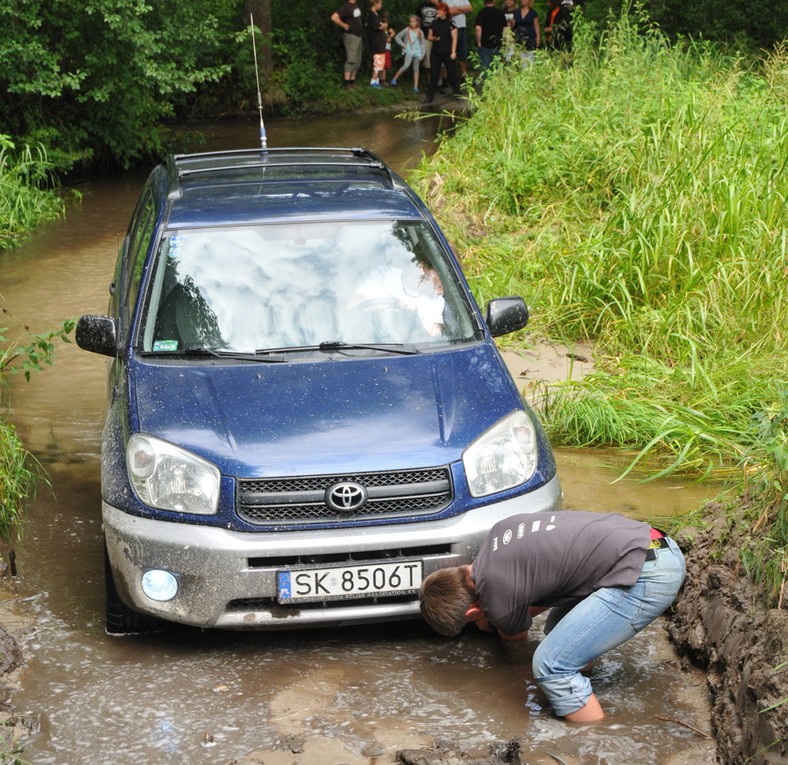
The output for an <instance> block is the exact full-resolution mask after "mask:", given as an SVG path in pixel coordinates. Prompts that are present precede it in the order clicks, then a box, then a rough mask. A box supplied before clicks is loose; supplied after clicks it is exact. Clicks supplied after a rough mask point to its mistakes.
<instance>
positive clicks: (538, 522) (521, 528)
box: [492, 515, 556, 552]
mask: <svg viewBox="0 0 788 765" xmlns="http://www.w3.org/2000/svg"><path fill="white" fill-rule="evenodd" d="M554 528H556V525H555V516H554V515H551V516H550V522H549V523H546V524H544V525H542V519H541V518H535V519H534V520H533V521H532V522H531V528H530V531H529V533H531V534H536V533H538V532H539V531H552V530H553V529H554ZM526 530H527V525H526V524H525V523H518V524H517V540H518V541H519V540H521V539H522V538H523V537H524V536H525V534H526ZM513 536H514V531H512V529H506V531H504V532H503V534H502V535H501V537H500V543H501V544H503V545H504V546H506V545H508V544H509V543H510V542H511V541H512V537H513ZM498 547H499V538H498V537H497V536H495V537H493V538H492V549H493V552H495V551H496V550H497V549H498Z"/></svg>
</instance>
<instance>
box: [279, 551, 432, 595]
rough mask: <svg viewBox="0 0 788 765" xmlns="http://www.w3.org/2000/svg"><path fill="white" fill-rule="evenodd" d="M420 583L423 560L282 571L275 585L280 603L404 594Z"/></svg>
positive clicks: (415, 589) (414, 589)
mask: <svg viewBox="0 0 788 765" xmlns="http://www.w3.org/2000/svg"><path fill="white" fill-rule="evenodd" d="M420 586H421V561H414V560H406V561H399V562H397V563H373V564H368V565H366V566H341V567H336V568H304V569H297V570H293V571H279V572H277V575H276V588H277V595H278V600H279V602H280V603H293V602H295V601H298V602H302V603H304V602H308V601H320V600H342V599H345V598H362V597H368V596H372V595H374V596H385V595H401V594H402V593H408V592H416V591H417V590H418V589H419V587H420Z"/></svg>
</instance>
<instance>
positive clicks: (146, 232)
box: [121, 189, 156, 331]
mask: <svg viewBox="0 0 788 765" xmlns="http://www.w3.org/2000/svg"><path fill="white" fill-rule="evenodd" d="M155 212H156V211H155V207H154V204H153V195H152V194H151V191H150V189H147V190H146V191H145V192H144V193H143V198H142V199H141V200H140V205H139V207H138V209H137V212H136V214H135V216H134V222H133V224H132V227H131V229H130V230H129V241H128V249H127V251H126V257H125V271H124V273H123V296H122V298H121V306H122V307H121V311H122V313H123V316H124V319H125V320H124V322H123V324H124V325H125V329H126V331H128V329H129V327H130V324H131V312H132V311H133V310H134V304H135V303H136V302H137V295H138V294H139V291H140V281H141V279H142V269H143V266H144V265H145V256H146V255H147V253H148V247H149V246H150V241H151V237H152V236H153V223H154V221H155V217H156V216H155Z"/></svg>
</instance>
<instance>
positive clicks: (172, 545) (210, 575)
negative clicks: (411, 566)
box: [102, 477, 561, 630]
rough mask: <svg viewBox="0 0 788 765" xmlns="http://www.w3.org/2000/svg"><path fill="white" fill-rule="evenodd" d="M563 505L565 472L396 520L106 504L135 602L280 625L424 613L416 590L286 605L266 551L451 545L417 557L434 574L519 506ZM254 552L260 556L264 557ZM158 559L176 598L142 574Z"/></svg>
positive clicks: (118, 578) (208, 617)
mask: <svg viewBox="0 0 788 765" xmlns="http://www.w3.org/2000/svg"><path fill="white" fill-rule="evenodd" d="M560 506H561V488H560V484H559V481H558V478H557V477H556V478H554V479H553V480H552V481H550V482H549V483H548V484H546V485H545V486H543V487H541V488H540V489H537V490H535V491H533V492H530V493H529V494H526V495H523V496H521V497H517V498H514V499H511V500H507V501H505V502H499V503H496V504H492V505H486V506H485V507H482V508H478V509H475V510H471V511H468V512H467V513H463V514H462V515H458V516H454V517H452V518H447V519H444V520H440V521H424V522H418V523H407V524H399V525H396V524H394V525H390V526H376V527H366V528H354V529H328V530H321V531H318V532H311V531H310V532H307V531H293V532H275V533H270V532H258V533H247V532H239V531H232V530H229V529H223V528H218V527H215V526H198V525H195V524H186V523H172V522H169V521H160V520H152V519H149V518H141V517H139V516H134V515H129V514H127V513H124V512H123V511H121V510H119V509H117V508H115V507H113V506H111V505H108V504H106V503H104V504H103V506H102V515H103V523H104V534H105V539H106V543H107V552H108V554H109V560H110V565H111V568H112V572H113V577H114V579H115V587H116V589H117V591H118V594H119V596H120V597H121V599H122V600H123V601H124V602H126V604H127V605H129V606H131V607H132V608H134V609H136V610H138V611H142V612H144V613H149V614H152V615H155V616H158V617H161V618H163V619H167V620H170V621H176V622H181V623H184V624H191V625H195V626H199V627H221V628H226V629H258V630H266V629H267V630H272V629H293V628H301V627H310V626H311V627H317V626H340V625H344V624H351V623H356V624H357V623H365V622H367V623H369V622H383V621H393V620H399V619H407V618H414V617H416V616H418V613H419V609H418V603H417V601H416V598H415V596H414V597H413V599H412V600H409V601H406V602H403V601H402V600H401V599H394V600H388V602H387V599H386V598H381V599H379V600H378V601H377V602H365V603H363V604H362V603H355V604H354V602H353V601H338V602H337V601H334V602H332V603H328V604H326V605H325V606H323V607H314V606H312V607H309V608H299V607H298V606H297V605H287V606H283V605H279V604H277V603H276V600H275V598H276V572H277V570H278V568H282V567H281V566H279V567H277V566H276V565H273V566H271V567H266V566H265V565H260V563H259V561H260V560H261V559H265V558H281V557H283V556H288V555H293V554H298V555H301V556H309V555H331V554H340V553H362V552H369V551H376V550H391V549H398V550H403V554H405V555H407V549H408V548H421V549H423V548H425V547H430V546H440V545H442V546H444V547H446V546H448V551H446V552H443V553H439V554H436V555H426V556H425V555H416V556H414V557H418V558H419V559H421V560H423V562H424V571H423V573H424V576H427V575H428V574H430V573H431V572H432V571H435V570H437V569H439V568H444V567H446V566H457V565H463V564H465V563H471V562H472V561H473V558H474V557H475V556H476V553H477V552H478V549H479V545H480V544H481V542H482V540H483V539H484V536H485V534H486V533H487V531H488V529H489V528H490V527H491V526H492V525H493V524H494V523H496V522H497V521H498V520H500V519H502V518H507V517H509V516H510V515H514V514H515V513H523V512H549V511H555V510H559V509H560ZM250 559H255V561H256V563H255V565H254V566H250V563H249V561H250ZM326 565H330V564H326ZM154 568H155V569H166V570H168V571H171V572H173V573H175V574H176V576H177V578H178V583H179V591H178V594H177V595H176V597H175V598H174V599H173V600H171V601H169V602H167V603H157V602H154V601H152V600H150V599H148V598H147V597H146V596H145V595H144V593H143V592H142V589H141V587H140V577H141V575H142V573H143V572H144V571H146V570H148V569H154ZM239 602H240V606H239V605H238V604H239ZM233 603H234V604H236V605H234V606H233V605H230V604H233ZM247 603H248V606H247V605H246V604H247Z"/></svg>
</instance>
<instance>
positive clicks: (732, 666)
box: [670, 522, 788, 765]
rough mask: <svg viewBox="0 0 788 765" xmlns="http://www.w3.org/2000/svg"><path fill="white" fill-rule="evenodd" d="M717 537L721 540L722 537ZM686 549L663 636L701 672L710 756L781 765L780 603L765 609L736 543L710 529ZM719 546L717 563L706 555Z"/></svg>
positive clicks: (786, 633)
mask: <svg viewBox="0 0 788 765" xmlns="http://www.w3.org/2000/svg"><path fill="white" fill-rule="evenodd" d="M723 534H724V537H722V535H723ZM680 541H681V542H683V546H684V547H688V546H690V545H692V553H691V555H690V556H689V558H688V567H687V581H686V583H685V585H684V590H683V593H682V596H681V598H680V599H679V601H678V603H677V607H676V613H675V615H674V617H673V620H672V623H671V626H670V634H671V638H672V640H673V641H674V643H675V645H676V647H677V650H679V651H680V652H681V653H682V654H684V655H685V656H686V657H688V658H689V659H691V660H692V661H693V662H694V663H695V664H696V665H698V666H700V667H703V668H704V670H705V671H706V673H707V677H708V686H709V693H710V698H711V726H712V732H713V733H714V736H715V739H716V742H717V757H718V759H719V762H721V763H724V764H725V765H740V764H741V763H747V765H777V764H778V763H780V764H781V765H785V763H788V603H785V602H783V605H782V608H779V609H777V608H773V609H767V608H765V607H764V602H765V598H764V595H763V593H762V591H761V589H760V588H759V587H758V586H757V585H755V584H754V583H753V582H752V580H751V579H750V578H749V577H748V576H747V575H746V574H745V572H744V571H743V570H742V567H741V562H740V560H739V555H738V548H739V544H738V540H737V539H736V537H735V536H731V533H730V531H729V530H727V529H726V530H724V531H723V525H722V523H719V522H718V523H716V524H714V525H712V527H711V528H710V529H709V530H708V531H707V532H705V533H704V534H703V535H702V536H701V537H700V538H698V539H695V540H691V539H690V538H689V535H687V538H686V539H684V540H680ZM721 541H724V545H722V549H723V550H724V551H725V552H724V553H723V555H722V557H721V559H719V560H716V559H715V558H716V557H717V556H714V555H712V550H718V549H720V542H721Z"/></svg>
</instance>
